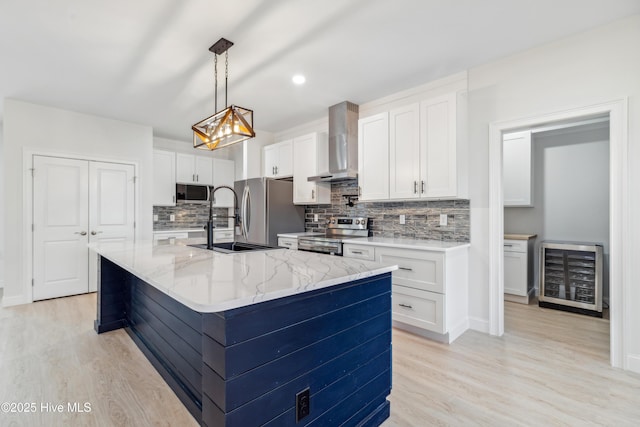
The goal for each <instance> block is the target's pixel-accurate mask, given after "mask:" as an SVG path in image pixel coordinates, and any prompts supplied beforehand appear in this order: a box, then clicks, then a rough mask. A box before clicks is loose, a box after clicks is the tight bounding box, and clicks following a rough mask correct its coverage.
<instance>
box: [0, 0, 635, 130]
mask: <svg viewBox="0 0 640 427" xmlns="http://www.w3.org/2000/svg"><path fill="white" fill-rule="evenodd" d="M635 13H640V0H535V1H525V0H234V1H218V0H109V1H100V0H0V97H2V98H3V99H4V98H5V97H10V98H17V99H22V100H25V101H29V102H34V103H37V104H43V105H50V106H55V107H60V108H64V109H69V110H74V111H80V112H86V113H89V114H95V115H99V116H104V117H110V118H114V119H119V120H125V121H130V122H135V123H141V124H145V125H150V126H152V127H153V129H154V134H155V135H157V136H163V137H168V138H176V139H182V140H186V141H188V140H190V138H191V131H190V129H191V125H192V124H193V123H195V122H197V121H199V120H200V119H202V118H204V117H206V116H208V115H210V114H212V113H213V112H214V111H213V110H214V107H213V54H212V53H210V52H209V51H208V48H209V46H210V45H212V44H213V43H214V42H215V41H217V40H218V39H219V38H220V37H225V38H227V39H229V40H231V41H232V42H234V43H235V45H234V46H233V47H232V48H231V49H229V68H230V77H229V101H230V103H233V104H237V105H240V106H242V107H246V108H250V109H253V110H254V125H255V128H256V129H258V130H267V131H271V132H276V131H280V130H283V129H287V128H290V127H292V126H295V125H298V124H301V123H305V122H308V121H311V120H315V119H318V118H320V117H323V116H325V115H326V109H327V107H328V106H330V105H333V104H336V103H338V102H341V101H344V100H349V101H352V102H355V103H357V104H362V103H365V102H368V101H371V100H374V99H377V98H380V97H383V96H386V95H389V94H391V93H394V92H398V91H401V90H404V89H408V88H411V87H414V86H417V85H420V84H423V83H426V82H429V81H431V80H434V79H437V78H439V77H443V76H446V75H450V74H453V73H456V72H459V71H462V70H465V69H468V68H470V67H473V66H476V65H479V64H482V63H485V62H488V61H491V60H493V59H496V58H500V57H503V56H506V55H509V54H512V53H514V52H517V51H521V50H524V49H527V48H530V47H533V46H536V45H540V44H543V43H546V42H549V41H551V40H554V39H558V38H561V37H564V36H567V35H570V34H574V33H577V32H580V31H584V30H586V29H588V28H592V27H595V26H598V25H601V24H605V23H608V22H610V21H613V20H616V19H618V18H621V17H624V16H627V15H631V14H635ZM219 60H221V61H222V63H223V62H224V61H223V59H222V57H220V58H219ZM220 66H221V63H219V72H221V69H220ZM295 73H303V74H304V75H306V77H307V83H306V84H305V85H304V86H294V85H293V84H292V83H291V77H292V75H293V74H295ZM219 82H220V83H219V84H222V82H221V81H220V80H219ZM220 87H221V86H219V88H220ZM222 93H223V92H222ZM223 103H224V98H223V97H220V98H219V102H218V106H219V108H220V107H221V106H222V104H223ZM1 108H2V107H1V106H0V120H1V118H2V110H1Z"/></svg>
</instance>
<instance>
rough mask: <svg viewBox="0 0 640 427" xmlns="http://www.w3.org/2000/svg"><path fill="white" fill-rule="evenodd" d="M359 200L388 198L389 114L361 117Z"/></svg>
mask: <svg viewBox="0 0 640 427" xmlns="http://www.w3.org/2000/svg"><path fill="white" fill-rule="evenodd" d="M358 185H359V187H360V188H359V194H360V200H386V199H388V198H389V113H380V114H376V115H374V116H370V117H366V118H364V119H360V120H358Z"/></svg>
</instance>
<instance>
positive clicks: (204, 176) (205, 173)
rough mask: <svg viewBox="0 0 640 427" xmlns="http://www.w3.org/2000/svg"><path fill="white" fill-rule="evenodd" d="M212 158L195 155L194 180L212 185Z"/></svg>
mask: <svg viewBox="0 0 640 427" xmlns="http://www.w3.org/2000/svg"><path fill="white" fill-rule="evenodd" d="M212 160H213V159H211V157H204V156H195V168H196V169H195V172H196V182H197V183H198V184H202V185H213V161H212Z"/></svg>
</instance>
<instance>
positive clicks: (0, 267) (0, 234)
mask: <svg viewBox="0 0 640 427" xmlns="http://www.w3.org/2000/svg"><path fill="white" fill-rule="evenodd" d="M3 141H4V137H3V132H2V126H0V165H1V166H2V169H0V289H1V288H3V287H4V251H5V249H4V247H5V244H4V206H5V205H4V170H5V169H6V166H5V164H4V142H3Z"/></svg>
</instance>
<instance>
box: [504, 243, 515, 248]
mask: <svg viewBox="0 0 640 427" xmlns="http://www.w3.org/2000/svg"><path fill="white" fill-rule="evenodd" d="M504 246H505V247H506V248H510V247H512V246H513V245H512V244H511V243H505V244H504Z"/></svg>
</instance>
